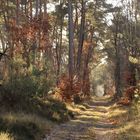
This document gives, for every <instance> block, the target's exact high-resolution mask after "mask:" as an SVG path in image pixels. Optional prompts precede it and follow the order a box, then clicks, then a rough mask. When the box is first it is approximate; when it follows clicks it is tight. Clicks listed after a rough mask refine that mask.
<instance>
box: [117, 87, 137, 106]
mask: <svg viewBox="0 0 140 140" xmlns="http://www.w3.org/2000/svg"><path fill="white" fill-rule="evenodd" d="M135 90H136V87H135V86H131V87H129V88H127V89H126V91H125V93H124V97H122V98H121V99H120V101H119V102H118V104H122V105H129V104H131V101H132V99H133V97H134V94H135Z"/></svg>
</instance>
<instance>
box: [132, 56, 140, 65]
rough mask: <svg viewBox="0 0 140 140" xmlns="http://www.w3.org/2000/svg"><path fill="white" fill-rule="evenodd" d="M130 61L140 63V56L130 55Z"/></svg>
mask: <svg viewBox="0 0 140 140" xmlns="http://www.w3.org/2000/svg"><path fill="white" fill-rule="evenodd" d="M129 61H130V62H131V63H133V64H140V58H135V57H132V56H129Z"/></svg>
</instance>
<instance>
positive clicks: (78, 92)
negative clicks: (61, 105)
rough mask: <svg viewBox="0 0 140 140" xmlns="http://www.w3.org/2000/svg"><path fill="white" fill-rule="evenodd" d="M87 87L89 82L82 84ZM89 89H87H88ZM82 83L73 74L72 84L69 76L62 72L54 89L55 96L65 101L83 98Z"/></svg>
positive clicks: (77, 100)
mask: <svg viewBox="0 0 140 140" xmlns="http://www.w3.org/2000/svg"><path fill="white" fill-rule="evenodd" d="M84 87H85V88H86V89H87V88H89V87H90V86H89V83H87V84H85V86H84ZM88 91H89V90H88ZM84 96H85V94H84V92H83V83H82V81H80V80H78V78H77V77H76V76H75V77H73V81H72V85H71V82H70V79H69V76H68V75H66V74H63V75H62V76H61V78H60V79H59V83H58V86H57V88H56V90H55V97H56V98H58V99H60V100H62V101H65V102H80V101H81V100H82V99H83V98H84Z"/></svg>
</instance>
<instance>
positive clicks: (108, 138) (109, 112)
mask: <svg viewBox="0 0 140 140" xmlns="http://www.w3.org/2000/svg"><path fill="white" fill-rule="evenodd" d="M67 107H68V109H69V110H71V111H73V112H74V114H75V117H74V119H73V120H71V121H69V122H67V123H63V124H61V125H57V126H55V127H54V128H53V129H52V131H51V132H50V134H47V135H46V138H45V139H44V140H140V133H139V132H140V116H139V114H140V113H139V112H140V111H139V110H137V106H134V105H132V106H119V105H117V104H116V103H113V102H110V98H109V97H99V98H97V97H96V98H95V97H93V98H92V99H91V100H89V101H86V102H85V103H83V104H82V105H76V106H74V105H73V106H70V105H68V106H67Z"/></svg>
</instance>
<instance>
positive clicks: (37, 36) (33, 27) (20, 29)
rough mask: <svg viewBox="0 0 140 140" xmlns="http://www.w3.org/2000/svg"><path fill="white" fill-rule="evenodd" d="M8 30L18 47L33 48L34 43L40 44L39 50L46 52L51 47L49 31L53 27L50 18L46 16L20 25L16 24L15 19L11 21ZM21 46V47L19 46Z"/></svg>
mask: <svg viewBox="0 0 140 140" xmlns="http://www.w3.org/2000/svg"><path fill="white" fill-rule="evenodd" d="M7 27H8V30H9V32H10V36H11V38H12V41H13V43H14V44H15V46H16V47H19V46H20V47H24V46H27V45H28V46H32V45H33V44H34V43H37V42H39V47H40V48H38V49H44V50H46V49H47V47H48V46H50V41H49V31H50V30H51V25H50V23H49V17H48V16H47V15H46V16H45V17H43V16H41V15H40V16H38V18H36V17H35V18H33V19H32V20H31V21H28V22H27V21H25V22H24V23H21V24H20V25H17V24H16V20H15V19H9V22H8V25H7ZM19 44H20V45H19Z"/></svg>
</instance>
